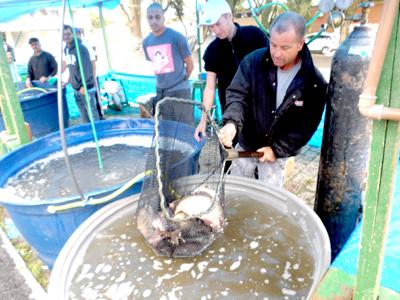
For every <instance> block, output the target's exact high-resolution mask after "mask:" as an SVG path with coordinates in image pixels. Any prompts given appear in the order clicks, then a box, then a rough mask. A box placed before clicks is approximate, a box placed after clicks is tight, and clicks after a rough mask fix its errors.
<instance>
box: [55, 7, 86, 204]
mask: <svg viewBox="0 0 400 300" xmlns="http://www.w3.org/2000/svg"><path fill="white" fill-rule="evenodd" d="M65 7H66V0H62V1H61V16H60V56H59V58H58V66H59V68H60V66H62V64H63V57H64V47H63V41H64V17H65ZM62 89H63V87H62V74H61V70H59V71H58V73H57V109H58V124H59V127H60V137H61V147H62V150H63V153H64V160H65V164H66V166H67V170H68V172H69V174H70V175H71V178H72V181H73V183H74V186H75V189H76V191H77V192H78V194H79V196H80V197H81V199H82V201H84V200H85V199H86V198H85V196H84V194H83V192H82V190H81V188H80V186H79V184H78V180H77V179H76V176H75V173H74V170H73V169H72V166H71V162H70V160H69V155H68V147H67V138H66V136H65V128H64V114H63V101H62Z"/></svg>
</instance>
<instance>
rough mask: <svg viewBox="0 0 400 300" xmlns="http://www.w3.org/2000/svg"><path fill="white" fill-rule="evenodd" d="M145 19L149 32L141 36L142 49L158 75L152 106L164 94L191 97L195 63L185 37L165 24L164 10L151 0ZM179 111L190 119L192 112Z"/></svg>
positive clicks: (163, 96)
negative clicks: (190, 79)
mask: <svg viewBox="0 0 400 300" xmlns="http://www.w3.org/2000/svg"><path fill="white" fill-rule="evenodd" d="M147 21H148V22H149V25H150V28H151V31H152V32H151V33H150V34H149V35H148V36H147V37H146V38H145V39H144V41H143V50H144V53H145V55H146V59H147V60H150V61H151V62H152V63H153V68H154V73H155V75H156V79H157V95H156V97H154V98H153V99H152V101H153V109H154V107H155V104H156V103H157V102H158V101H160V100H161V99H163V98H165V97H176V98H183V99H191V93H190V83H189V80H188V79H189V76H190V74H191V73H192V71H193V68H194V65H193V59H192V57H191V51H190V48H189V44H188V42H187V40H186V38H185V37H184V36H183V35H182V34H180V33H179V32H177V31H175V30H173V29H171V28H168V27H166V26H165V25H164V22H165V17H164V10H163V8H162V6H161V5H160V4H158V3H152V4H151V5H150V6H149V7H148V8H147ZM152 113H153V114H154V111H153V112H152ZM181 113H182V117H184V118H185V119H187V120H186V121H188V122H190V121H191V120H192V119H193V112H183V111H182V112H181Z"/></svg>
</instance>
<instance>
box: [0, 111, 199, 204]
mask: <svg viewBox="0 0 400 300" xmlns="http://www.w3.org/2000/svg"><path fill="white" fill-rule="evenodd" d="M117 125H119V126H122V127H123V128H121V127H118V126H117ZM95 126H96V129H97V130H98V132H104V131H101V129H105V128H108V129H111V130H109V131H108V132H110V131H114V130H115V136H126V135H137V134H143V133H145V134H147V135H151V136H153V132H154V121H153V120H152V119H140V118H138V119H130V118H115V119H111V120H102V121H97V122H95ZM132 128H135V129H137V130H135V131H134V132H132V130H129V129H132ZM121 129H124V130H121ZM86 132H91V125H90V123H88V124H83V125H76V126H73V127H70V128H68V129H65V134H66V137H67V140H70V139H71V138H73V137H82V134H83V133H86ZM193 132H194V131H193ZM59 135H60V132H59V131H57V132H54V133H51V134H48V135H46V136H43V137H40V138H38V139H36V140H35V141H33V142H31V143H29V144H26V145H24V146H22V147H19V148H17V149H16V150H14V151H12V152H10V153H8V154H6V155H5V156H3V157H1V158H0V169H2V167H3V166H2V165H3V164H6V162H7V160H12V159H13V158H14V157H15V156H17V155H18V154H19V153H21V152H22V153H30V152H31V151H29V149H30V148H32V147H33V146H35V145H40V144H46V143H45V141H46V140H48V141H49V142H52V143H54V142H56V141H59V140H60V136H59ZM86 136H87V135H86ZM113 136H114V135H107V137H108V138H110V137H113ZM101 137H102V135H98V138H99V139H100V138H101ZM88 141H92V138H91V136H89V137H87V139H86V140H83V141H82V140H80V141H78V142H76V143H67V144H68V146H74V145H78V144H81V143H85V142H88ZM193 141H196V140H195V139H194V137H193ZM204 144H205V141H204V140H202V141H201V142H200V143H198V142H197V141H196V143H193V144H191V145H194V146H195V148H194V149H195V150H196V151H194V152H193V153H192V154H191V155H190V156H188V157H185V159H190V158H192V157H193V156H194V155H196V154H197V153H198V151H199V150H200V149H201V148H202V147H203V146H204ZM56 151H61V146H59V147H52V148H50V149H49V150H48V151H47V152H45V153H44V154H43V155H41V156H38V157H37V158H36V159H37V160H39V159H41V158H44V157H46V156H48V155H49V154H51V153H54V152H56ZM32 162H33V161H32V160H28V159H26V160H23V161H20V163H19V164H18V165H17V166H14V168H12V169H8V172H2V174H0V188H2V187H3V186H4V184H5V183H6V181H7V180H8V179H9V178H10V177H12V176H14V175H15V174H16V173H17V172H18V171H20V170H21V169H23V168H24V167H26V166H28V165H29V164H31V163H32ZM123 184H125V182H124V183H121V184H117V185H115V186H112V187H109V188H106V189H98V190H96V191H94V192H89V193H86V194H85V196H86V197H87V199H89V198H91V197H93V196H97V198H98V197H102V196H105V195H107V194H109V193H111V192H113V191H114V190H116V189H118V188H120V187H121V186H122V185H123ZM79 200H80V197H79V195H73V196H69V197H63V198H49V199H45V200H41V201H40V202H39V201H36V202H35V201H24V199H18V201H12V200H9V199H1V198H0V204H5V205H11V206H16V207H20V206H29V207H41V206H48V205H54V204H62V203H68V202H75V201H79Z"/></svg>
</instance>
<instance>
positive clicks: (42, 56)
mask: <svg viewBox="0 0 400 300" xmlns="http://www.w3.org/2000/svg"><path fill="white" fill-rule="evenodd" d="M29 45H31V48H32V50H33V55H32V57H31V58H30V59H29V62H28V75H27V77H26V82H25V84H26V87H32V86H40V87H50V86H51V84H50V83H49V82H48V79H49V78H50V77H52V76H54V75H55V74H56V73H57V62H56V60H55V59H54V56H53V55H51V54H50V53H48V52H46V51H43V50H42V46H41V45H40V42H39V39H37V38H35V37H33V38H30V39H29Z"/></svg>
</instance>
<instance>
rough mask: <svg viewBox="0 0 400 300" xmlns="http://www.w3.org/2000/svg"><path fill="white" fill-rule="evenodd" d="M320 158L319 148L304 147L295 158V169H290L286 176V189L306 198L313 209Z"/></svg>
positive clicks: (301, 197) (303, 198)
mask: <svg viewBox="0 0 400 300" xmlns="http://www.w3.org/2000/svg"><path fill="white" fill-rule="evenodd" d="M319 159H320V149H319V148H315V147H310V146H305V147H303V149H302V151H301V153H300V154H299V155H297V156H296V157H295V158H294V166H293V171H292V172H290V171H289V174H288V176H287V177H286V178H285V189H287V190H288V191H290V192H292V193H293V194H295V195H296V196H298V197H299V198H300V199H302V200H304V201H305V202H306V203H307V205H308V206H310V207H311V208H312V209H313V208H314V200H315V190H316V186H317V177H318V166H319Z"/></svg>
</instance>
